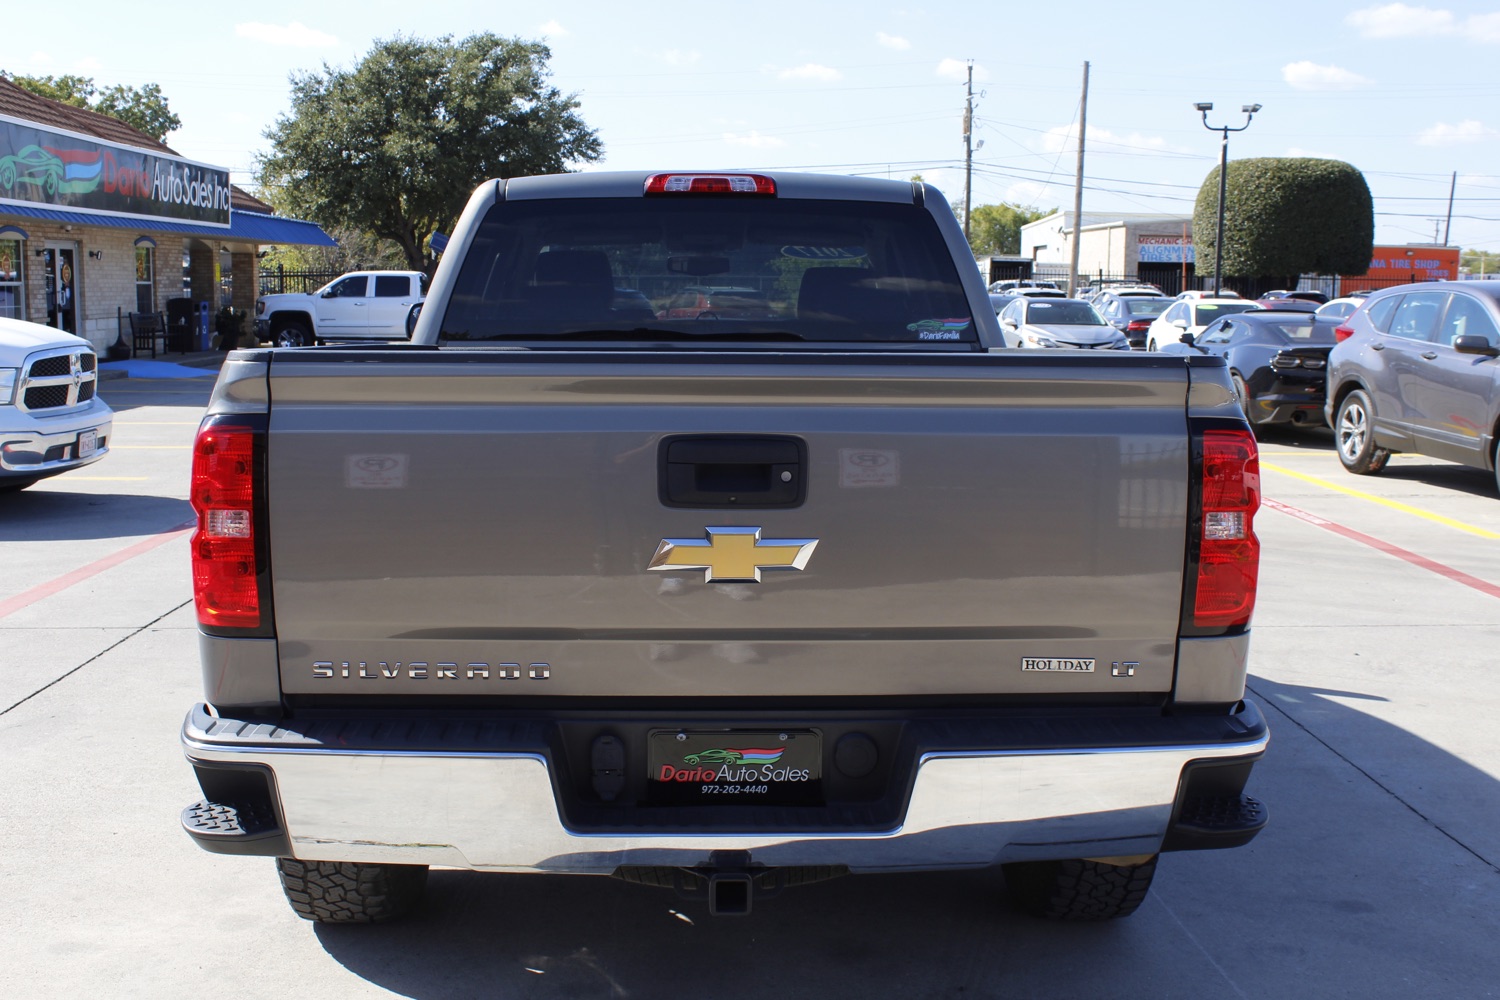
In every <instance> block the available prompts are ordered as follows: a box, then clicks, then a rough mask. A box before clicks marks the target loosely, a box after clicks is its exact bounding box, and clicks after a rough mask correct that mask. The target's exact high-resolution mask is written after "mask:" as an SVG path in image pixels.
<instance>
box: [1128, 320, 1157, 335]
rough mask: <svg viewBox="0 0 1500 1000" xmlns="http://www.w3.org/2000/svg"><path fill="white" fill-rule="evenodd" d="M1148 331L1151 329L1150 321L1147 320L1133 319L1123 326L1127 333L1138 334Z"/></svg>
mask: <svg viewBox="0 0 1500 1000" xmlns="http://www.w3.org/2000/svg"><path fill="white" fill-rule="evenodd" d="M1149 329H1151V321H1150V320H1149V319H1133V320H1131V321H1130V322H1129V323H1126V324H1125V331H1126V332H1127V333H1131V332H1139V331H1142V330H1149Z"/></svg>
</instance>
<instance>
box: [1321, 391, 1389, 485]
mask: <svg viewBox="0 0 1500 1000" xmlns="http://www.w3.org/2000/svg"><path fill="white" fill-rule="evenodd" d="M1333 438H1334V445H1335V446H1336V447H1337V449H1338V453H1339V461H1340V462H1342V463H1343V465H1344V468H1345V469H1348V470H1349V471H1350V472H1352V473H1354V474H1355V475H1356V476H1373V475H1376V474H1378V473H1379V472H1380V471H1381V470H1382V469H1384V468H1385V463H1386V462H1388V461H1390V458H1391V452H1390V449H1389V448H1377V447H1376V446H1375V407H1374V405H1373V404H1372V403H1371V402H1370V397H1369V395H1368V394H1366V392H1365V391H1364V390H1363V389H1355V390H1354V391H1353V392H1351V393H1349V395H1347V396H1345V397H1344V399H1343V401H1342V402H1340V403H1339V409H1338V413H1337V414H1336V415H1335V416H1334V418H1333Z"/></svg>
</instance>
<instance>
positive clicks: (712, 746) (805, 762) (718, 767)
mask: <svg viewBox="0 0 1500 1000" xmlns="http://www.w3.org/2000/svg"><path fill="white" fill-rule="evenodd" d="M741 735H750V736H751V739H750V740H744V741H743V742H741V741H740V740H733V737H732V736H731V739H730V740H726V739H724V734H723V733H719V734H713V735H710V734H687V733H657V734H654V736H653V739H652V754H651V756H652V761H651V764H652V770H651V778H652V780H653V781H659V782H662V783H664V784H677V785H689V784H698V785H707V784H714V785H745V784H751V783H761V784H775V783H786V782H805V781H813V780H816V779H817V778H819V777H820V771H819V763H820V757H821V753H820V750H819V741H818V737H817V736H816V734H814V733H807V732H801V733H781V734H760V733H755V734H741ZM731 740H732V741H731Z"/></svg>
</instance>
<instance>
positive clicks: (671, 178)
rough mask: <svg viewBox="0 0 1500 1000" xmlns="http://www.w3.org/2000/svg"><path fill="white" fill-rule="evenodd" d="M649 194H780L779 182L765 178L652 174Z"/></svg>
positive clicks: (648, 187) (648, 183) (647, 179)
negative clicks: (777, 192)
mask: <svg viewBox="0 0 1500 1000" xmlns="http://www.w3.org/2000/svg"><path fill="white" fill-rule="evenodd" d="M646 193H647V194H752V195H753V194H759V195H771V196H774V195H775V194H776V182H775V181H774V180H772V179H771V178H769V177H766V176H764V175H762V174H652V175H651V176H650V177H647V178H646Z"/></svg>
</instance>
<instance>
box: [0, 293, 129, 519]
mask: <svg viewBox="0 0 1500 1000" xmlns="http://www.w3.org/2000/svg"><path fill="white" fill-rule="evenodd" d="M98 380H99V359H98V357H97V356H96V355H95V354H94V349H93V348H92V347H90V346H89V342H88V341H86V340H84V339H83V338H81V337H75V336H73V335H72V334H71V333H64V332H62V331H61V330H54V329H53V328H52V327H50V326H42V325H40V324H38V323H26V322H23V321H21V320H14V319H0V493H9V492H12V491H14V490H23V489H25V488H26V487H28V486H30V485H31V484H32V483H34V482H36V481H37V480H39V479H45V478H46V477H48V476H55V475H57V474H58V473H59V472H67V471H68V470H69V469H76V468H77V467H78V466H80V465H88V464H89V463H91V462H97V461H99V459H101V458H103V457H104V455H105V453H107V452H108V451H109V436H110V431H111V428H112V427H113V425H114V413H113V412H112V411H111V410H110V408H109V406H108V404H106V403H105V402H104V400H102V399H100V398H99V397H98V395H97V394H96V392H95V390H96V388H97V387H98V384H99V381H98Z"/></svg>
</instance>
